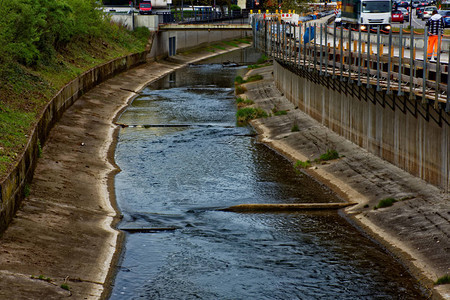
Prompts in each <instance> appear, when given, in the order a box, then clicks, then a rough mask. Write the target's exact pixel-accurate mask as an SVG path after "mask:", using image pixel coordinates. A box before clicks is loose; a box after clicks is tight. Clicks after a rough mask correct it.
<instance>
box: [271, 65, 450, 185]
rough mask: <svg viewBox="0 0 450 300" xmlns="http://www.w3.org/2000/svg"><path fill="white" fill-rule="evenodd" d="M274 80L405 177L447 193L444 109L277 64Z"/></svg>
mask: <svg viewBox="0 0 450 300" xmlns="http://www.w3.org/2000/svg"><path fill="white" fill-rule="evenodd" d="M297 73H298V72H297ZM274 77H275V81H276V84H277V87H278V88H279V89H280V90H281V91H282V92H284V94H285V96H286V97H287V98H288V99H289V100H290V101H291V102H293V103H294V104H295V105H296V106H298V108H299V109H301V110H302V111H304V112H306V113H307V114H309V115H310V116H312V117H313V118H314V119H316V120H317V121H319V122H321V123H322V124H323V125H325V126H327V127H328V128H330V129H331V130H333V131H334V132H336V133H338V134H339V135H341V136H343V137H345V138H346V139H348V140H350V141H352V142H353V143H355V144H357V145H359V146H360V147H363V148H365V149H367V150H368V151H370V152H371V153H373V154H375V155H377V156H379V157H382V158H383V159H385V160H387V161H389V162H390V163H392V164H394V165H396V166H398V167H400V168H402V169H404V170H406V171H408V172H409V173H411V174H413V175H415V176H418V177H420V178H422V179H424V180H426V181H427V182H429V183H431V184H433V185H436V186H438V187H440V188H442V189H444V190H445V191H449V190H450V174H449V171H450V127H449V125H448V124H449V122H450V114H448V113H445V112H444V110H443V109H441V110H434V109H433V108H432V106H431V105H425V106H423V105H421V104H420V101H412V102H411V101H409V99H408V95H406V96H401V97H399V96H396V95H395V93H394V94H391V95H387V94H386V93H385V92H383V91H382V92H376V91H375V90H374V89H367V88H366V87H365V86H357V84H351V83H347V82H341V81H340V80H339V78H336V79H333V78H332V77H324V76H319V75H317V74H316V75H314V74H312V73H308V74H306V73H305V74H301V73H298V74H296V72H295V70H289V67H288V66H282V65H280V64H279V63H277V62H275V65H274ZM439 120H441V121H442V122H441V124H439V122H438V121H439Z"/></svg>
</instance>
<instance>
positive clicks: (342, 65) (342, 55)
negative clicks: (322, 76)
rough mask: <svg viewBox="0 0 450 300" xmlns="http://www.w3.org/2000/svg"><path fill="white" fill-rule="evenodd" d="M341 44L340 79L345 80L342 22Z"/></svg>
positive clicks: (342, 27) (342, 29)
mask: <svg viewBox="0 0 450 300" xmlns="http://www.w3.org/2000/svg"><path fill="white" fill-rule="evenodd" d="M339 46H340V48H341V49H340V51H339V52H340V54H341V55H340V57H339V63H340V66H339V73H340V74H339V80H340V81H344V76H343V73H344V26H342V24H341V34H340V42H339Z"/></svg>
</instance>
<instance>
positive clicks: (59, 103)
mask: <svg viewBox="0 0 450 300" xmlns="http://www.w3.org/2000/svg"><path fill="white" fill-rule="evenodd" d="M147 54H148V52H147V51H145V52H142V53H137V54H133V55H129V56H126V57H121V58H118V59H115V60H113V61H110V62H108V63H105V64H103V65H100V66H97V67H95V68H93V69H91V70H89V71H87V72H85V73H83V74H82V75H81V76H79V77H78V78H76V79H75V80H73V81H71V82H70V83H69V84H67V85H66V86H65V87H63V88H62V89H61V90H60V91H59V92H58V93H57V94H56V95H55V96H54V97H53V99H52V100H51V101H50V102H49V103H48V104H47V106H46V107H45V109H44V111H43V112H42V115H41V116H40V118H39V121H38V123H37V125H36V126H35V127H34V129H33V131H32V132H31V136H30V139H29V140H28V144H27V145H26V148H25V151H24V153H23V155H22V157H21V158H20V160H19V162H18V163H17V165H16V166H15V168H14V170H13V171H12V172H11V173H10V174H9V176H8V177H7V178H6V179H5V180H4V181H3V182H0V233H1V232H3V231H4V230H5V229H6V227H7V226H8V224H9V222H10V221H11V220H12V218H13V217H14V215H15V212H16V211H17V209H18V208H19V206H20V203H21V200H22V199H23V198H24V196H25V194H26V190H27V185H28V183H29V182H31V179H32V177H33V172H34V169H35V166H36V161H37V158H38V155H39V147H40V145H43V144H44V143H45V140H46V139H47V136H48V134H49V132H50V129H51V128H52V126H53V124H54V123H55V122H56V121H58V120H59V118H60V117H61V116H62V114H63V113H64V111H65V110H66V109H67V108H68V107H69V106H71V105H72V104H73V103H74V102H75V101H76V100H77V99H78V98H79V97H80V96H81V95H83V94H84V93H86V92H87V91H88V90H90V89H91V88H92V87H94V86H95V85H97V84H99V83H101V82H103V81H105V80H106V79H108V78H111V77H113V76H114V75H116V74H118V73H120V72H123V71H125V70H128V69H130V68H132V67H134V66H136V65H138V64H141V63H144V62H145V61H146V57H147Z"/></svg>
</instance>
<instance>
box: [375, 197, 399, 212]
mask: <svg viewBox="0 0 450 300" xmlns="http://www.w3.org/2000/svg"><path fill="white" fill-rule="evenodd" d="M395 202H397V200H395V199H394V198H386V199H382V200H380V202H378V204H377V205H376V206H375V207H374V208H373V209H378V208H383V207H389V206H392V205H394V203H395Z"/></svg>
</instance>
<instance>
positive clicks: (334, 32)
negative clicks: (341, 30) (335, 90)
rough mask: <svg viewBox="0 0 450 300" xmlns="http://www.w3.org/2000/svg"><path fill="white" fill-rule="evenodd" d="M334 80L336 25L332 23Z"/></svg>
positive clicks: (334, 69) (334, 73)
mask: <svg viewBox="0 0 450 300" xmlns="http://www.w3.org/2000/svg"><path fill="white" fill-rule="evenodd" d="M341 26H342V25H341ZM335 78H336V23H334V27H333V79H335Z"/></svg>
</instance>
